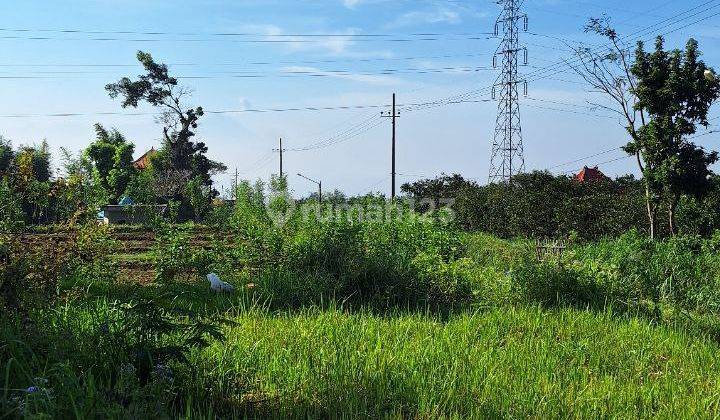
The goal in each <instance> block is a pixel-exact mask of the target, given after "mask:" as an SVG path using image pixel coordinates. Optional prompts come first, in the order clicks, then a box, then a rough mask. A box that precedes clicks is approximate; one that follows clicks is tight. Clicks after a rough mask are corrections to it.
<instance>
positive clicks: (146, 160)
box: [133, 147, 158, 171]
mask: <svg viewBox="0 0 720 420" xmlns="http://www.w3.org/2000/svg"><path fill="white" fill-rule="evenodd" d="M157 153H158V152H157V150H155V148H154V147H152V148H150V150H148V151H147V152H145V154H144V155H142V156H140V157H139V158H138V159H137V160H136V161H135V162H133V166H134V167H135V169H137V170H138V171H143V170H145V169H147V168H148V167H150V160H151V159H152V158H153V156H155V155H157Z"/></svg>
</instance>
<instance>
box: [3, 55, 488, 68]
mask: <svg viewBox="0 0 720 420" xmlns="http://www.w3.org/2000/svg"><path fill="white" fill-rule="evenodd" d="M488 55H491V54H487V53H479V54H454V55H453V54H445V55H433V56H414V57H413V56H411V57H375V58H338V59H323V60H280V61H251V62H247V63H230V62H226V63H167V65H168V66H170V67H204V66H207V67H237V66H265V65H283V64H329V63H356V62H358V63H365V62H367V63H371V62H377V61H413V60H437V59H444V58H470V57H482V56H488ZM0 67H10V68H12V67H71V68H112V67H121V68H125V67H133V68H136V67H139V64H138V63H134V64H112V63H109V64H98V63H57V64H53V63H25V64H17V63H4V64H0Z"/></svg>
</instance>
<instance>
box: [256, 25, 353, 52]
mask: <svg viewBox="0 0 720 420" xmlns="http://www.w3.org/2000/svg"><path fill="white" fill-rule="evenodd" d="M242 29H243V30H245V31H248V32H258V33H261V34H264V38H263V39H264V40H265V41H268V42H271V43H277V44H278V45H282V46H285V47H286V48H288V49H289V50H291V51H318V50H319V51H324V52H328V53H331V54H336V55H339V54H343V53H345V52H346V51H347V50H348V48H349V47H350V46H352V45H354V44H355V42H354V40H353V38H354V37H353V36H352V35H355V34H357V33H358V32H359V31H358V30H357V29H355V28H347V29H345V30H343V31H325V32H322V33H318V34H317V35H328V36H309V37H308V36H297V35H293V34H291V33H287V32H286V31H284V30H283V29H282V28H280V27H279V26H276V25H246V26H244V27H243V28H242Z"/></svg>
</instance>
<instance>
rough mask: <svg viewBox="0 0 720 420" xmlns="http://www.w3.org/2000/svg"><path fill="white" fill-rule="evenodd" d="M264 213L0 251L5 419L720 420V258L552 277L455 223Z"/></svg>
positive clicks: (20, 243)
mask: <svg viewBox="0 0 720 420" xmlns="http://www.w3.org/2000/svg"><path fill="white" fill-rule="evenodd" d="M261 201H262V200H261V199H257V200H256V201H253V200H252V199H250V198H249V199H248V200H246V201H241V202H239V203H238V205H237V207H236V209H235V214H234V215H231V216H229V219H228V222H227V223H226V224H225V225H223V226H216V227H213V228H207V227H203V228H198V227H193V226H177V225H175V226H173V225H158V226H156V227H155V228H154V230H153V231H146V230H143V229H140V228H137V229H135V228H132V229H130V228H124V229H122V230H119V231H118V230H116V231H112V230H107V229H105V228H99V227H96V226H82V227H73V228H68V227H65V228H62V229H57V230H56V231H54V232H52V235H55V236H40V237H38V236H37V235H39V234H42V235H50V233H48V232H35V233H34V234H33V235H30V236H28V235H27V234H21V233H18V232H7V233H4V234H2V235H0V274H1V277H0V278H2V284H0V299H1V300H2V305H3V309H4V311H3V316H2V322H1V323H0V362H1V363H2V365H1V366H2V369H3V370H2V372H1V373H2V376H1V380H0V385H1V386H2V389H1V390H0V392H1V393H0V410H1V411H2V413H3V414H5V415H6V416H8V417H22V416H28V417H33V416H43V415H49V416H53V417H77V418H97V417H101V418H104V417H125V418H128V417H129V418H143V417H150V416H154V417H161V418H162V417H178V416H180V417H192V418H216V417H297V418H307V417H349V418H356V417H391V418H417V417H419V418H437V417H482V418H487V417H526V416H534V417H543V418H544V417H646V418H649V417H658V416H659V417H665V418H676V417H701V418H702V417H717V416H719V415H720V407H718V401H720V385H719V384H720V383H719V382H718V377H719V376H720V352H719V351H718V350H720V348H719V347H720V344H719V343H720V318H719V315H720V288H718V284H717V283H718V279H720V256H718V250H720V236H718V237H714V238H711V239H701V238H697V237H678V238H674V239H669V240H665V241H657V242H651V241H648V240H647V239H645V238H644V237H643V236H641V235H640V234H638V233H633V232H629V233H627V234H625V235H623V236H621V237H620V238H617V239H607V240H604V241H600V242H594V243H580V242H575V243H573V242H571V243H570V244H569V246H568V248H567V249H566V250H565V252H564V253H563V255H562V256H548V257H546V258H543V259H541V260H538V257H537V254H536V249H535V243H534V242H533V241H528V240H513V241H505V240H499V239H496V238H493V237H491V236H487V235H483V234H467V233H462V232H460V231H458V230H456V229H455V228H454V227H453V226H452V225H446V224H444V223H442V222H441V220H442V218H440V217H432V216H431V217H419V216H417V215H415V214H405V213H403V212H402V211H401V209H397V208H396V209H392V210H391V214H390V217H387V218H378V219H375V220H360V217H359V215H357V214H344V215H343V217H338V218H332V219H329V220H320V219H317V218H314V217H302V216H301V215H300V214H299V213H298V214H297V215H296V216H294V217H291V218H289V219H288V220H283V223H277V220H275V222H273V220H272V218H271V217H270V216H271V215H270V214H269V213H268V210H267V209H266V208H265V206H264V205H261ZM276 204H277V203H276ZM51 238H54V239H51ZM138 270H139V271H140V272H142V275H141V276H133V275H129V273H133V272H138ZM210 272H214V273H217V274H219V275H220V277H221V278H223V279H224V280H227V281H228V282H230V283H232V284H233V285H234V286H235V287H236V289H237V290H236V292H235V293H232V294H217V293H214V292H212V291H211V290H210V289H209V285H208V283H207V281H206V280H205V279H204V276H205V275H206V274H208V273H210Z"/></svg>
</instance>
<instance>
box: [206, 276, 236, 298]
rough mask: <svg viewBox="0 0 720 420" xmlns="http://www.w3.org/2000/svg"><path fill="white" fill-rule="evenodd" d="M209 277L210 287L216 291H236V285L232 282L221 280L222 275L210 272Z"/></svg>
mask: <svg viewBox="0 0 720 420" xmlns="http://www.w3.org/2000/svg"><path fill="white" fill-rule="evenodd" d="M207 279H208V281H209V282H210V289H211V290H213V291H215V292H218V293H221V292H234V291H235V287H234V286H233V285H232V284H230V283H226V282H224V281H222V280H220V277H218V276H217V274H215V273H210V274H208V276H207Z"/></svg>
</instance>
